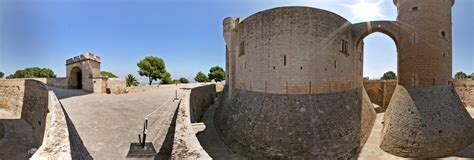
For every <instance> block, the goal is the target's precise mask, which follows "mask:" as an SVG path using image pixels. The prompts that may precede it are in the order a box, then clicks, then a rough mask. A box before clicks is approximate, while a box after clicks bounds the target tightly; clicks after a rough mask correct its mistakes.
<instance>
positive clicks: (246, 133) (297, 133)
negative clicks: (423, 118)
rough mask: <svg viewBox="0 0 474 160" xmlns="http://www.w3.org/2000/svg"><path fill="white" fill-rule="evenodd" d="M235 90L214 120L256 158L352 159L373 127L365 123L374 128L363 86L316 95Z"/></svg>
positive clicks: (240, 150)
mask: <svg viewBox="0 0 474 160" xmlns="http://www.w3.org/2000/svg"><path fill="white" fill-rule="evenodd" d="M235 91H236V92H235V93H234V96H233V98H232V99H230V101H229V102H227V103H225V104H224V105H222V106H221V107H220V108H219V109H218V111H217V113H218V114H216V117H215V123H216V126H217V128H218V131H220V133H221V135H222V136H223V139H224V141H225V142H226V144H227V145H228V146H229V147H230V148H232V149H233V150H234V151H235V152H237V153H239V154H241V155H243V156H246V157H249V158H252V159H258V158H265V159H272V158H283V159H338V158H341V159H348V158H351V157H353V156H354V155H356V154H357V153H358V151H359V149H360V146H361V145H363V141H365V140H366V139H367V136H368V133H369V132H370V129H368V130H367V129H362V128H363V127H369V128H371V126H372V124H373V122H374V119H373V118H375V116H374V115H375V112H374V111H373V109H372V108H368V107H371V105H366V107H362V99H361V97H363V96H362V95H363V92H362V89H355V90H350V91H345V92H337V93H327V94H312V95H281V94H265V93H260V92H251V91H245V90H238V89H237V90H235ZM366 98H368V97H366ZM366 104H367V103H366ZM362 108H364V109H366V110H365V111H362ZM371 110H372V111H371ZM366 113H369V114H370V116H369V115H361V114H366ZM362 123H366V124H362ZM363 132H366V133H363Z"/></svg>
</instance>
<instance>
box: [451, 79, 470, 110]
mask: <svg viewBox="0 0 474 160" xmlns="http://www.w3.org/2000/svg"><path fill="white" fill-rule="evenodd" d="M454 88H455V89H456V92H457V93H458V95H459V98H461V101H462V102H463V103H464V105H465V106H466V107H474V80H456V81H454Z"/></svg>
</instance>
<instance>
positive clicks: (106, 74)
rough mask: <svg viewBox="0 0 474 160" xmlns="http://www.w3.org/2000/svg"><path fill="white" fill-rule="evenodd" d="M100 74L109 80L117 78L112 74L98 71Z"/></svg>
mask: <svg viewBox="0 0 474 160" xmlns="http://www.w3.org/2000/svg"><path fill="white" fill-rule="evenodd" d="M100 74H101V75H103V76H107V77H109V78H117V76H116V75H115V74H113V73H110V72H107V71H100Z"/></svg>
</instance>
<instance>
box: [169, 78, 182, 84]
mask: <svg viewBox="0 0 474 160" xmlns="http://www.w3.org/2000/svg"><path fill="white" fill-rule="evenodd" d="M171 83H173V84H180V83H181V81H179V79H173V81H172V82H171Z"/></svg>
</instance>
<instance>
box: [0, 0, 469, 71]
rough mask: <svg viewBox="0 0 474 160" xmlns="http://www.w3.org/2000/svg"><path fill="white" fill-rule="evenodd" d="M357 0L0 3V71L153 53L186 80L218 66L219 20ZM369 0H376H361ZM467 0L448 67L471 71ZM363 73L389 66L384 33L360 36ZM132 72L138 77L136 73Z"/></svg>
mask: <svg viewBox="0 0 474 160" xmlns="http://www.w3.org/2000/svg"><path fill="white" fill-rule="evenodd" d="M358 1H359V0H200V1H196V0H153V1H152V0H0V18H1V19H0V31H1V32H0V71H2V72H5V73H6V74H11V73H13V72H15V71H16V70H18V69H23V68H26V67H33V66H38V67H47V68H51V69H53V70H54V71H55V73H56V74H57V75H58V76H65V74H66V73H65V72H66V69H65V60H66V59H68V58H71V57H73V56H76V55H79V54H81V53H83V52H87V51H90V52H93V53H95V54H97V55H99V56H101V57H102V65H101V67H102V70H105V71H110V72H112V73H115V74H116V75H118V76H121V77H124V76H125V75H126V74H128V73H132V74H135V75H137V70H138V68H137V65H136V63H137V62H138V61H139V60H140V59H143V58H144V57H145V56H148V55H153V56H158V57H161V58H163V59H164V60H165V63H166V65H167V69H168V71H169V72H170V73H171V75H172V77H173V78H179V77H182V76H184V77H187V78H188V79H193V77H194V76H195V74H196V73H197V72H198V71H203V72H205V73H207V72H208V70H209V69H210V68H211V67H212V66H215V65H218V66H222V67H224V65H225V43H224V40H223V37H222V20H223V19H224V18H225V17H230V16H232V17H243V18H244V17H248V16H250V15H252V14H254V13H256V12H258V11H261V10H265V9H269V8H273V7H278V6H310V7H316V8H322V9H326V10H330V11H333V12H335V13H337V14H339V15H341V16H343V17H345V18H346V19H348V20H350V21H351V22H353V23H356V22H361V21H365V20H364V19H359V18H355V16H354V14H353V13H352V10H351V9H350V8H349V7H347V5H351V4H355V3H357V2H358ZM366 1H368V2H371V1H375V0H366ZM382 1H383V3H381V4H380V10H381V14H382V16H379V17H375V18H373V19H372V20H395V18H396V8H395V6H394V5H393V2H392V0H382ZM473 10H474V1H472V0H457V1H456V5H455V6H454V8H453V18H454V19H453V22H454V23H453V30H454V33H453V38H454V43H453V52H454V58H453V72H454V73H455V72H457V71H464V72H467V73H472V72H474V67H473V61H474V58H473V55H472V53H473V49H472V45H473V44H474V38H473V37H474V32H473V31H472V30H471V29H472V28H474V24H473V22H472V21H474V18H473V16H472V15H474V11H473ZM365 44H366V45H365V62H366V63H365V64H364V65H365V66H364V75H365V76H369V77H371V78H374V77H380V76H381V75H382V74H383V73H384V72H385V71H388V70H394V71H396V48H395V44H394V42H393V41H392V40H391V39H390V38H389V37H387V36H385V35H383V34H372V35H370V36H368V37H367V38H366V39H365ZM137 76H138V75H137Z"/></svg>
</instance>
